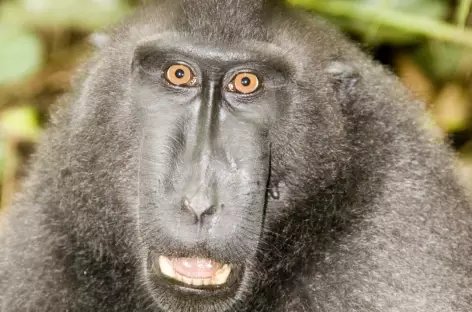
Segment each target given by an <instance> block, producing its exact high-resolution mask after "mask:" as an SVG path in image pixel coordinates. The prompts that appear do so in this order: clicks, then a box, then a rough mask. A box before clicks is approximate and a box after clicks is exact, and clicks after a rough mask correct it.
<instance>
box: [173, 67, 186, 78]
mask: <svg viewBox="0 0 472 312" xmlns="http://www.w3.org/2000/svg"><path fill="white" fill-rule="evenodd" d="M184 76H185V72H184V71H183V70H182V69H177V70H176V71H175V77H177V78H179V79H182V78H184Z"/></svg>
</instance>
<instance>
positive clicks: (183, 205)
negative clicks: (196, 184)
mask: <svg viewBox="0 0 472 312" xmlns="http://www.w3.org/2000/svg"><path fill="white" fill-rule="evenodd" d="M181 208H182V210H186V211H191V212H194V211H193V209H192V207H190V201H189V200H188V198H186V197H184V198H182V202H181Z"/></svg>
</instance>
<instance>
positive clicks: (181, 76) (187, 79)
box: [166, 64, 197, 86]
mask: <svg viewBox="0 0 472 312" xmlns="http://www.w3.org/2000/svg"><path fill="white" fill-rule="evenodd" d="M166 79H167V81H169V82H170V83H171V84H173V85H176V86H193V85H195V83H196V82H197V79H196V78H195V74H194V73H193V71H192V70H191V69H190V67H188V66H187V65H184V64H174V65H172V66H171V67H169V68H168V69H167V72H166Z"/></svg>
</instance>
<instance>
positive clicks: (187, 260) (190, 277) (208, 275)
mask: <svg viewBox="0 0 472 312" xmlns="http://www.w3.org/2000/svg"><path fill="white" fill-rule="evenodd" d="M244 271H245V270H244V265H239V264H233V263H223V262H218V261H216V260H213V259H208V258H204V257H199V256H195V257H167V256H163V255H156V254H155V253H151V254H150V256H149V258H148V272H149V275H148V278H149V281H150V282H151V284H152V285H153V288H155V289H166V290H168V291H171V292H174V293H175V294H176V295H177V296H189V297H194V296H198V297H208V298H210V297H214V298H215V299H216V298H219V299H224V298H225V297H233V296H234V294H235V293H236V292H237V290H238V288H239V285H240V282H241V280H242V277H243V275H244V274H243V273H244Z"/></svg>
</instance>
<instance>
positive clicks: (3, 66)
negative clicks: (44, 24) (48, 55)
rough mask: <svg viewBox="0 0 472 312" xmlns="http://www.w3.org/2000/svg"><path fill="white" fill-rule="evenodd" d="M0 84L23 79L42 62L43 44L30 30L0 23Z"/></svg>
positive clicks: (38, 67)
mask: <svg viewBox="0 0 472 312" xmlns="http://www.w3.org/2000/svg"><path fill="white" fill-rule="evenodd" d="M0 47H1V48H0V84H7V83H14V82H18V81H19V80H21V79H24V78H26V77H28V76H30V75H32V74H33V73H35V72H36V71H38V70H39V69H40V68H41V66H42V64H43V55H44V50H43V45H42V42H41V40H40V39H39V38H38V37H37V36H36V35H35V34H34V33H31V32H28V31H26V30H22V29H19V28H13V27H8V26H5V25H0Z"/></svg>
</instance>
